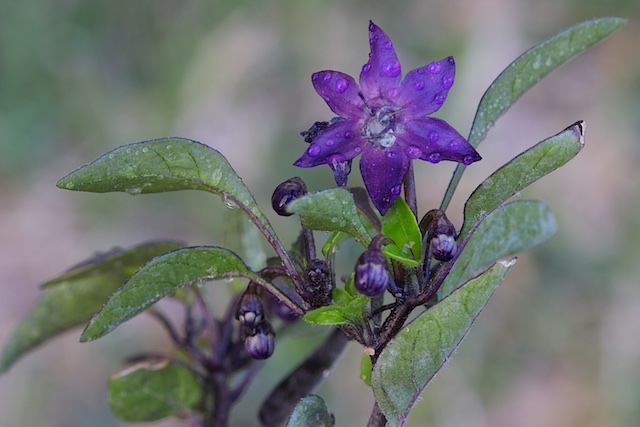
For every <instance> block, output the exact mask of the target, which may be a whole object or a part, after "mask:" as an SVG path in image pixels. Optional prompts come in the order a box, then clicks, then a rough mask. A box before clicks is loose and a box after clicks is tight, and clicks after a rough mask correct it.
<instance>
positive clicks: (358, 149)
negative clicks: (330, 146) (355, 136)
mask: <svg viewBox="0 0 640 427" xmlns="http://www.w3.org/2000/svg"><path fill="white" fill-rule="evenodd" d="M353 151H355V152H356V154H357V153H359V152H361V151H362V147H356V148H354V149H353Z"/></svg>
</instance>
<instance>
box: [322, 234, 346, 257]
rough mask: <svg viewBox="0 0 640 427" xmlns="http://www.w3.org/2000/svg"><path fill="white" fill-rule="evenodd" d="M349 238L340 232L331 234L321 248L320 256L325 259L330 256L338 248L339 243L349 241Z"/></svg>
mask: <svg viewBox="0 0 640 427" xmlns="http://www.w3.org/2000/svg"><path fill="white" fill-rule="evenodd" d="M350 237H351V236H350V235H349V234H347V233H343V232H342V231H336V232H335V233H333V234H332V235H331V236H329V238H328V239H327V241H326V242H325V243H324V245H323V246H322V255H324V256H325V257H329V256H331V255H332V254H333V253H334V252H336V251H337V250H338V248H339V247H340V243H342V242H344V241H345V240H347V239H349V238H350Z"/></svg>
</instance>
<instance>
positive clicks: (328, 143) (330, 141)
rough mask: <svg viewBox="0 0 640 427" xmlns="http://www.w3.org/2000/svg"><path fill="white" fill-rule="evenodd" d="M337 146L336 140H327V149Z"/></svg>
mask: <svg viewBox="0 0 640 427" xmlns="http://www.w3.org/2000/svg"><path fill="white" fill-rule="evenodd" d="M335 144H336V140H335V139H327V141H326V142H325V145H326V146H327V147H332V146H334V145H335Z"/></svg>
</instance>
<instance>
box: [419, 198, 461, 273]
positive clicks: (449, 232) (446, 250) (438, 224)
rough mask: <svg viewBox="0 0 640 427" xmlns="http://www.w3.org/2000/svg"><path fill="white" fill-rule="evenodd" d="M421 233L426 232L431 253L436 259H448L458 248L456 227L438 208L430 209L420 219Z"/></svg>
mask: <svg viewBox="0 0 640 427" xmlns="http://www.w3.org/2000/svg"><path fill="white" fill-rule="evenodd" d="M420 229H421V230H422V233H423V234H424V233H427V243H429V248H430V249H431V255H433V257H434V258H435V259H437V260H438V261H450V260H451V259H452V258H453V257H454V256H455V254H456V252H457V250H458V244H457V242H456V236H457V233H456V228H455V227H454V226H453V224H452V223H451V221H449V219H448V218H447V216H446V215H445V213H444V212H443V211H441V210H440V209H432V210H430V211H429V212H427V214H426V215H425V216H424V217H423V218H422V220H421V221H420Z"/></svg>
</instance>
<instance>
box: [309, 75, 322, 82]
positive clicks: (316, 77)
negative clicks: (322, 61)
mask: <svg viewBox="0 0 640 427" xmlns="http://www.w3.org/2000/svg"><path fill="white" fill-rule="evenodd" d="M319 78H320V76H319V75H318V74H317V73H316V74H314V75H313V76H311V81H313V82H315V81H316V80H318V79H319Z"/></svg>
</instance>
